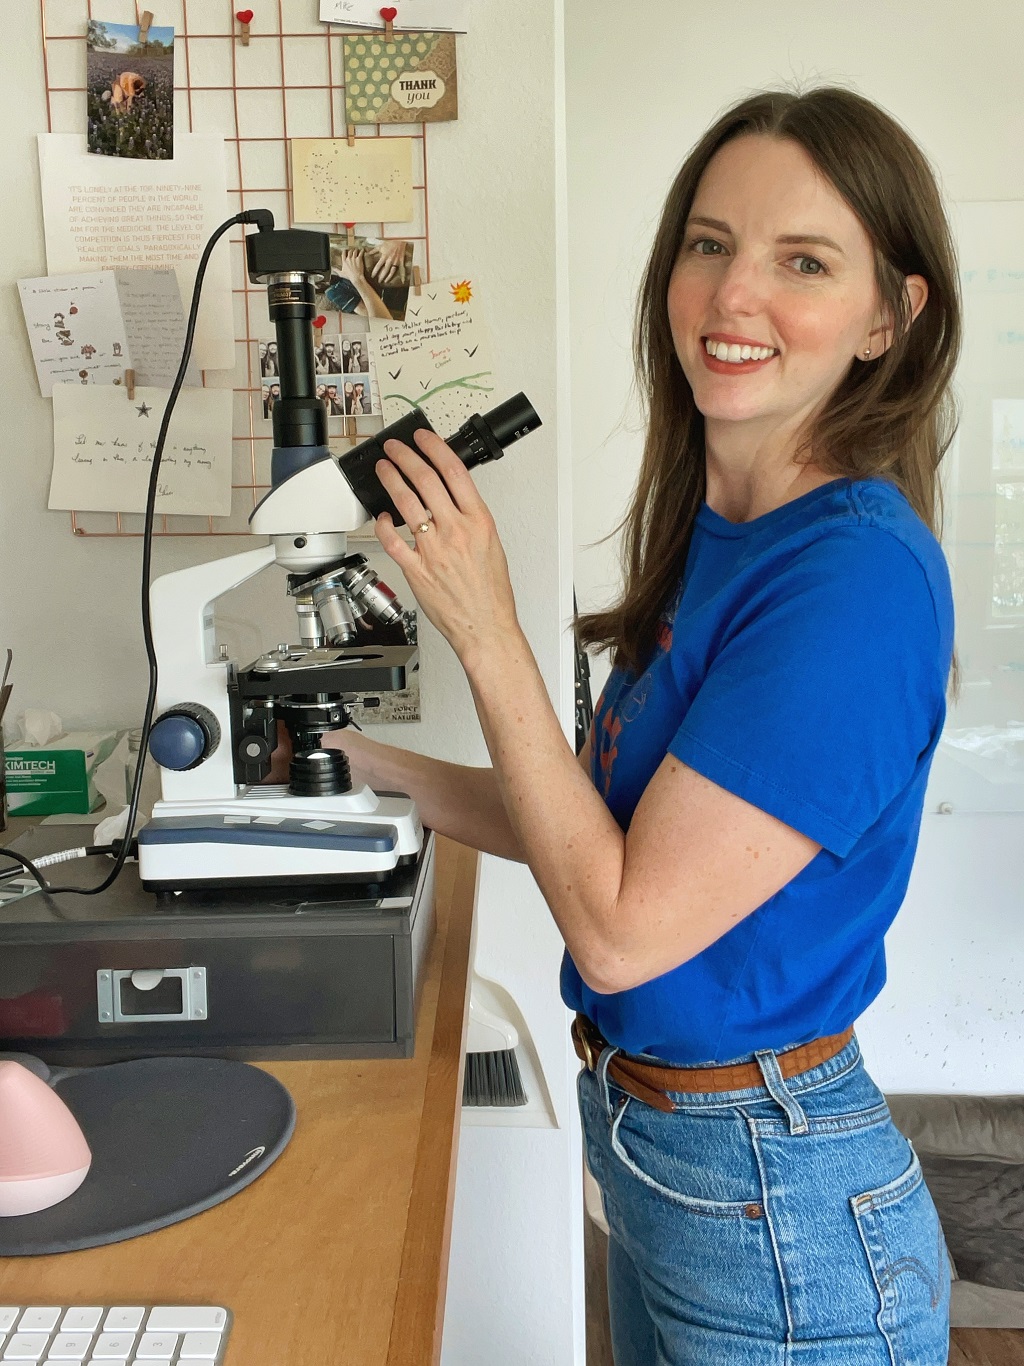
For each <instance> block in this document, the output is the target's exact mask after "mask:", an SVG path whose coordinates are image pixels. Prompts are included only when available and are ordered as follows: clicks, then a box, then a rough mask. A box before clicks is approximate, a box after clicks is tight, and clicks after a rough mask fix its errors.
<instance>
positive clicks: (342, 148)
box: [292, 138, 412, 223]
mask: <svg viewBox="0 0 1024 1366" xmlns="http://www.w3.org/2000/svg"><path fill="white" fill-rule="evenodd" d="M292 199H293V216H294V218H295V221H296V222H297V223H373V222H379V223H407V222H408V221H409V220H410V219H411V218H412V139H411V138H357V139H356V141H355V143H354V144H353V146H351V147H350V146H349V145H348V142H347V141H346V140H345V139H344V138H293V140H292Z"/></svg>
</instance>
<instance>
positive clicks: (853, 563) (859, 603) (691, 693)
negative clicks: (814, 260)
mask: <svg viewBox="0 0 1024 1366" xmlns="http://www.w3.org/2000/svg"><path fill="white" fill-rule="evenodd" d="M952 649H953V601H952V594H951V591H950V582H949V571H948V568H947V565H946V561H945V557H944V555H943V552H942V548H941V546H940V545H939V543H938V541H937V540H936V539H935V537H934V536H933V535H932V533H931V532H930V531H929V530H928V528H927V527H926V526H925V524H924V523H923V522H922V521H921V519H920V518H919V517H918V516H917V514H916V513H915V512H914V510H913V508H912V507H911V506H910V504H909V503H908V502H907V500H906V498H905V497H904V496H903V494H902V493H901V492H900V491H899V490H898V489H897V488H896V486H895V485H894V484H892V483H890V482H889V481H888V480H885V479H862V480H856V481H854V480H850V479H837V480H833V481H832V482H831V483H828V484H824V485H822V486H820V487H819V488H817V489H813V490H812V491H811V492H810V493H806V494H804V495H802V496H801V497H799V498H795V499H793V500H792V501H791V502H788V503H784V504H783V505H782V506H781V507H778V508H775V509H774V510H773V511H771V512H768V513H765V515H764V516H763V517H757V518H755V519H754V520H753V521H750V522H741V523H733V522H729V521H727V520H726V519H725V518H724V517H722V516H720V515H719V514H718V513H717V512H714V511H713V510H712V509H711V508H709V507H708V506H707V504H706V503H705V504H703V505H702V506H701V508H700V511H699V512H698V515H697V519H696V523H695V525H694V530H693V538H692V540H691V544H690V549H689V553H688V555H687V559H686V566H685V570H684V573H683V578H682V583H681V585H680V589H679V591H678V592H677V594H676V597H675V600H674V601H673V602H672V603H671V604H670V605H669V607H668V609H667V610H666V612H665V614H664V616H663V618H662V622H661V627H660V630H659V633H658V641H657V646H656V648H655V652H654V656H653V658H652V659H651V661H650V663H649V665H648V667H647V668H646V669H645V671H644V672H643V673H642V674H640V675H639V676H637V675H636V674H635V673H632V672H626V671H622V670H619V669H614V670H613V671H612V673H611V676H610V677H609V679H608V683H607V686H606V687H605V689H604V691H603V693H602V695H601V699H600V701H599V703H598V706H597V711H596V714H595V717H594V728H593V730H592V732H591V744H592V776H593V779H594V783H595V785H596V787H597V790H598V791H599V792H600V793H601V794H602V795H603V797H604V799H605V801H606V802H607V804H608V807H609V810H610V811H611V812H612V815H613V816H614V817H615V819H616V821H617V822H618V824H619V825H620V827H621V828H622V829H623V830H628V828H629V823H630V820H631V819H632V815H633V811H634V809H635V808H636V805H637V803H638V801H639V800H640V797H641V796H642V795H643V792H644V789H645V788H646V787H647V784H648V783H649V782H650V780H651V778H652V777H653V776H654V773H655V770H656V769H657V768H658V766H659V765H660V764H661V762H662V761H663V760H664V758H665V756H666V754H673V755H675V757H676V758H677V759H680V760H682V762H683V763H684V764H688V765H689V766H690V767H691V768H693V769H696V770H697V772H698V773H701V774H703V775H704V776H705V777H706V778H709V779H710V780H711V781H712V782H715V783H717V784H719V786H721V787H724V788H726V789H728V791H730V792H733V793H735V794H736V795H737V796H739V797H742V798H743V799H744V801H748V802H750V803H751V804H752V805H754V806H757V807H760V808H761V810H763V811H766V812H768V813H769V814H770V815H772V816H775V817H776V818H777V819H778V820H780V821H784V822H785V823H786V824H787V825H790V826H792V827H793V828H794V829H795V830H799V831H801V832H802V833H803V834H805V835H807V836H808V837H809V838H810V839H812V840H815V841H816V842H817V843H819V844H820V845H821V846H822V848H821V850H820V852H819V853H818V854H817V855H816V856H815V857H814V858H813V859H812V860H811V862H810V863H809V864H808V865H807V867H806V868H804V869H803V870H802V871H801V872H800V873H799V874H798V875H797V876H796V877H795V878H793V880H792V881H791V882H789V883H787V885H786V886H785V887H783V888H782V890H781V891H779V892H777V893H776V894H775V895H774V896H773V897H771V898H770V899H769V900H768V901H766V902H765V903H764V904H763V905H762V906H760V907H758V909H757V910H756V911H754V912H753V913H752V914H751V915H748V916H747V917H746V918H745V919H743V920H741V921H740V922H739V923H738V924H736V925H735V926H734V927H733V928H732V929H731V930H729V931H728V932H727V933H726V934H724V935H722V937H721V938H720V939H718V940H717V941H716V942H715V943H714V944H711V945H709V946H708V948H706V949H704V950H703V952H701V953H699V954H697V955H696V957H694V958H692V959H690V960H689V961H688V962H686V963H683V964H682V965H681V966H680V967H677V968H673V969H672V970H671V971H669V972H666V973H664V974H663V975H662V976H660V977H657V978H655V979H653V980H652V981H649V982H645V983H643V984H642V985H640V986H638V987H634V988H632V989H631V990H629V991H622V992H615V993H611V994H603V993H600V992H595V991H592V990H591V989H590V988H589V987H588V986H586V985H585V984H584V982H583V980H582V978H581V977H580V974H579V972H578V971H577V969H576V966H575V964H574V963H573V961H572V959H571V957H570V956H569V954H568V953H567V954H566V955H565V959H564V962H563V966H562V998H563V1000H564V1001H565V1003H566V1005H568V1006H569V1007H570V1009H573V1010H579V1011H583V1012H584V1013H585V1014H587V1015H589V1016H590V1018H591V1019H592V1020H593V1021H594V1023H595V1024H596V1025H597V1026H598V1028H599V1029H600V1031H601V1033H602V1034H603V1035H604V1037H605V1038H606V1039H608V1041H609V1042H610V1043H613V1044H616V1045H617V1046H618V1047H620V1048H622V1049H623V1050H625V1051H626V1052H628V1053H647V1054H651V1055H653V1056H654V1057H657V1058H663V1059H665V1060H667V1061H669V1062H674V1063H677V1064H679V1065H686V1064H691V1063H699V1062H700V1063H702V1062H730V1061H733V1060H736V1059H740V1058H744V1057H747V1058H749V1057H750V1056H751V1054H752V1053H753V1052H754V1051H755V1049H759V1048H774V1049H782V1048H787V1047H789V1046H791V1045H795V1044H799V1043H806V1042H807V1041H808V1040H810V1039H814V1038H817V1037H820V1036H822V1035H827V1034H836V1033H839V1032H841V1031H842V1030H843V1029H845V1028H846V1027H847V1026H848V1025H850V1024H852V1023H853V1022H854V1020H855V1019H856V1018H857V1016H859V1015H860V1014H861V1013H862V1011H863V1010H864V1009H865V1008H866V1007H867V1006H868V1004H869V1003H870V1002H871V1001H872V1000H874V998H875V997H876V996H877V995H878V993H879V991H881V989H882V986H883V985H884V983H885V949H884V944H883V936H884V934H885V932H886V930H887V929H888V927H889V925H890V924H891V923H892V921H893V919H894V917H895V915H896V912H897V911H898V910H899V907H900V904H901V902H902V901H903V897H904V894H905V892H906V888H907V883H908V881H909V878H910V870H911V865H912V863H913V859H914V852H915V850H916V847H917V839H918V833H919V830H920V825H921V812H922V808H923V805H924V792H925V784H926V782H927V778H928V770H929V768H930V766H931V760H932V754H933V752H934V750H935V746H936V744H937V743H938V739H939V735H940V733H941V731H942V725H943V721H944V719H945V712H946V707H945V692H946V683H947V677H948V673H949V666H950V659H951V655H952Z"/></svg>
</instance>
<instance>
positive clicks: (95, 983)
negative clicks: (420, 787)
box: [0, 826, 434, 1066]
mask: <svg viewBox="0 0 1024 1366" xmlns="http://www.w3.org/2000/svg"><path fill="white" fill-rule="evenodd" d="M86 839H87V837H86V838H83V832H82V830H81V828H80V827H75V826H52V827H47V826H43V827H38V828H36V829H34V830H31V831H29V832H28V833H27V834H25V835H23V836H22V838H21V839H19V840H18V841H17V845H16V847H17V848H18V850H19V852H21V853H24V854H25V855H26V856H27V857H29V858H31V857H32V856H33V855H36V856H40V855H42V854H44V853H51V852H53V851H54V850H56V849H59V848H69V847H73V846H74V845H76V844H79V843H84V842H86ZM101 868H102V863H101V861H100V860H97V859H89V860H83V861H81V862H79V863H71V864H65V865H58V866H57V867H55V868H53V869H50V870H48V871H49V872H50V873H51V875H52V878H53V880H56V879H58V878H59V879H60V881H61V883H62V884H66V883H69V882H71V881H72V880H74V881H75V882H76V884H78V883H80V884H81V885H82V886H90V885H94V884H95V883H96V882H98V881H99V880H100V878H101V877H102V872H101ZM433 927H434V837H433V835H432V834H429V833H428V835H427V836H426V839H425V842H424V846H423V851H422V853H421V855H420V857H419V859H418V860H417V861H416V863H415V864H414V865H411V866H409V867H406V868H401V869H399V870H397V871H396V872H395V873H393V874H391V875H390V878H389V880H388V882H387V883H386V884H383V885H380V886H359V885H355V886H352V885H339V886H337V887H333V888H332V887H317V888H309V887H293V888H287V887H281V886H279V885H275V886H273V887H272V888H271V887H268V888H266V889H261V888H245V889H238V890H235V891H217V892H214V891H207V892H185V893H180V894H177V895H173V894H163V895H159V896H157V895H154V894H152V893H150V892H146V891H145V890H144V889H143V888H142V887H141V885H140V884H139V879H138V871H137V869H136V868H135V866H134V865H133V864H129V865H128V866H126V867H125V869H124V871H123V872H122V874H121V876H120V877H119V878H118V880H117V881H116V882H115V883H114V885H113V887H111V888H109V889H108V890H107V891H106V892H104V893H101V894H100V895H99V896H88V897H83V896H72V895H66V894H65V895H60V896H54V897H50V896H47V895H45V894H43V893H41V892H38V893H35V894H33V895H31V896H26V897H24V898H22V899H20V900H17V901H13V902H9V903H7V904H6V905H3V906H0V1051H5V1052H24V1053H33V1054H35V1055H36V1056H38V1057H41V1058H42V1059H43V1060H44V1061H46V1062H48V1063H51V1064H62V1065H66V1066H80V1065H89V1064H92V1063H100V1062H116V1061H120V1060H122V1059H128V1058H140V1057H153V1056H159V1055H183V1054H205V1055H207V1056H216V1057H222V1058H239V1059H243V1060H249V1061H252V1060H260V1059H262V1060H271V1059H287V1058H407V1057H411V1056H412V1052H413V1043H414V1033H415V1021H416V1008H417V1004H418V1001H419V994H420V988H421V985H422V979H423V974H424V971H425V968H426V959H427V954H428V951H429V947H430V942H431V939H432V937H433Z"/></svg>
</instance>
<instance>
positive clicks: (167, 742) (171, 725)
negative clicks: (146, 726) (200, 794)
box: [149, 702, 220, 773]
mask: <svg viewBox="0 0 1024 1366" xmlns="http://www.w3.org/2000/svg"><path fill="white" fill-rule="evenodd" d="M219 743H220V726H219V724H218V722H217V718H216V717H215V716H214V714H213V712H212V711H210V710H209V709H208V708H206V707H201V706H199V704H198V703H194V702H186V703H184V704H183V705H181V706H178V707H175V708H173V710H171V711H166V712H164V714H163V716H161V717H160V719H159V720H158V721H157V722H156V724H155V725H154V726H153V729H152V730H151V731H150V733H149V752H150V754H152V756H153V758H154V759H155V760H156V762H157V763H158V764H159V765H160V767H161V768H169V769H172V770H173V771H174V772H176V773H183V772H184V771H185V770H186V769H190V768H196V767H198V765H199V764H201V763H202V762H203V760H204V759H207V758H209V756H210V755H211V754H212V753H213V751H214V750H215V749H216V748H217V745H218V744H219Z"/></svg>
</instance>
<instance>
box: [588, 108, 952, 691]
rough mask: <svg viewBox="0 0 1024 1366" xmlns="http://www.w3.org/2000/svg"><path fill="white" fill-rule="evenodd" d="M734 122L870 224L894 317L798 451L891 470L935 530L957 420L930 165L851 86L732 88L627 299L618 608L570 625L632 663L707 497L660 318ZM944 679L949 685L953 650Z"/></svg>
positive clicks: (686, 392) (940, 230) (693, 424)
mask: <svg viewBox="0 0 1024 1366" xmlns="http://www.w3.org/2000/svg"><path fill="white" fill-rule="evenodd" d="M745 133H755V134H760V135H762V136H769V137H776V138H789V139H791V140H792V141H793V142H796V143H797V144H799V146H801V147H802V148H803V149H804V151H805V152H807V154H808V155H809V156H810V158H811V160H812V161H813V162H814V163H815V165H816V166H817V167H818V169H819V170H820V171H821V172H822V173H823V174H824V175H825V176H826V177H827V178H828V180H829V181H831V183H832V185H833V186H834V187H835V189H836V190H837V191H838V192H839V194H840V195H842V197H843V198H844V199H845V200H846V202H847V204H849V206H850V207H851V208H852V209H853V211H854V213H855V214H857V216H858V218H859V219H860V221H861V223H862V224H863V225H864V227H865V229H866V230H867V233H868V236H869V237H870V238H871V242H872V245H873V247H874V253H875V274H876V279H877V285H878V292H879V298H880V301H881V303H882V307H883V310H888V312H889V314H890V316H891V318H892V319H893V322H894V326H893V341H892V344H891V346H890V347H889V348H888V350H886V351H885V352H884V354H883V355H881V356H880V357H879V358H878V359H877V360H875V361H873V362H871V363H865V364H861V363H851V366H850V370H849V372H848V373H847V375H846V376H845V378H844V379H843V380H842V382H841V383H840V384H839V386H838V387H837V389H836V390H835V392H834V393H833V394H832V396H831V398H830V399H829V401H828V403H827V405H826V406H825V408H824V409H823V411H822V412H821V413H819V414H818V416H817V418H816V419H815V421H814V423H813V425H812V427H811V429H810V430H809V431H808V433H807V434H806V438H805V440H804V441H803V443H802V445H801V447H800V450H799V452H798V453H797V458H798V463H807V462H809V461H812V460H813V462H814V463H815V464H816V465H818V466H819V467H820V468H821V469H822V470H824V471H825V472H826V473H830V474H832V475H834V476H836V477H837V478H841V477H844V476H845V477H846V478H850V479H866V478H869V477H872V476H880V477H883V478H886V479H889V480H890V481H891V482H892V483H894V484H895V485H896V486H897V487H898V488H899V489H901V490H902V492H903V493H904V495H905V496H906V498H907V500H908V502H909V503H910V505H911V507H912V508H913V509H914V511H915V512H916V513H917V514H918V516H919V517H920V518H921V520H922V521H923V522H924V523H925V524H926V525H927V526H928V528H929V529H930V530H931V531H932V533H933V534H934V535H935V536H938V535H939V534H940V529H941V520H942V488H941V484H940V478H939V462H940V461H941V459H942V457H943V455H944V454H945V452H946V449H947V447H948V446H949V443H950V441H951V440H952V437H953V433H954V431H955V428H956V418H955V412H954V409H953V404H952V400H951V396H950V388H949V386H950V380H951V378H952V374H953V370H954V368H955V365H956V361H957V356H958V353H959V349H960V296H959V284H958V277H957V269H956V258H955V253H954V250H953V244H952V239H951V236H950V231H949V226H948V224H947V221H946V216H945V212H944V210H943V207H942V199H941V196H940V194H939V190H938V186H937V185H936V182H935V177H934V175H933V173H932V170H931V168H930V166H929V165H928V162H927V161H926V159H925V157H924V155H923V154H922V152H921V151H920V149H919V148H918V147H917V145H916V144H915V143H914V141H913V139H912V138H911V137H910V136H909V134H908V133H907V132H906V131H905V130H904V129H903V128H901V127H900V125H899V124H898V123H897V122H896V121H895V120H894V119H892V118H891V117H890V116H889V115H888V114H886V113H885V112H884V111H883V110H881V109H880V108H879V107H878V106H877V105H875V104H872V103H871V101H870V100H867V99H865V98H864V97H863V96H861V95H857V94H854V93H853V92H852V91H849V90H843V89H839V88H837V87H832V86H821V87H819V88H818V89H815V90H811V91H809V92H807V93H806V94H802V95H799V94H793V93H791V92H789V91H783V90H768V91H764V92H762V93H760V94H757V95H753V96H751V97H750V98H748V99H744V100H741V101H740V102H739V103H738V104H736V105H734V106H733V107H732V108H731V109H729V110H727V111H726V113H724V114H723V115H722V116H721V118H719V119H718V120H717V122H716V123H715V124H714V125H713V126H712V127H711V128H710V129H709V130H708V131H707V133H705V135H704V136H703V137H702V138H701V140H700V142H698V143H697V145H696V147H694V149H693V151H692V152H691V153H690V155H689V156H688V157H687V158H686V160H685V162H684V163H683V166H682V168H681V170H680V171H679V174H678V175H677V176H676V179H675V182H674V184H673V185H672V189H671V190H670V192H669V196H668V199H667V200H666V203H665V208H664V210H663V211H662V216H661V223H660V225H659V228H658V232H657V236H656V237H655V240H654V246H653V248H652V250H651V254H650V257H649V259H648V262H647V269H646V271H645V274H644V278H643V284H642V287H641V292H640V299H639V302H638V305H637V315H636V328H635V334H634V351H635V359H636V370H637V379H638V383H639V388H640V392H641V396H642V398H643V401H644V406H645V409H646V415H647V437H646V441H645V445H644V454H643V460H642V463H641V466H640V474H639V478H638V480H637V485H636V489H635V492H634V495H633V499H632V503H631V505H630V508H629V511H628V512H627V514H626V517H625V518H624V520H623V521H622V523H621V524H620V526H619V527H618V528H617V530H620V531H622V532H623V533H624V535H623V546H622V561H623V571H624V587H623V592H622V595H621V598H620V600H619V602H618V603H616V604H615V605H614V606H613V607H610V608H608V609H607V610H605V611H602V612H593V613H590V614H589V615H586V616H583V617H580V618H579V619H578V621H577V624H576V629H577V636H578V639H579V640H580V642H581V643H582V644H583V645H586V646H591V647H596V648H599V649H607V648H610V649H611V650H612V652H613V662H614V663H615V664H618V665H622V666H624V667H626V668H629V669H634V670H639V669H641V668H643V667H644V666H645V664H646V662H647V660H648V659H649V657H650V655H651V654H652V652H653V649H654V641H655V635H656V631H657V625H658V618H659V616H660V614H661V612H662V611H663V610H664V608H665V606H666V604H667V602H668V600H669V598H670V596H671V595H672V593H673V591H674V590H675V588H676V587H677V586H678V582H679V579H680V576H681V574H682V572H683V565H684V563H685V560H686V553H687V549H688V547H689V544H690V538H691V535H692V531H693V524H694V520H695V518H696V516H697V512H698V510H699V508H700V505H701V503H702V501H703V499H704V496H705V465H704V419H703V417H702V416H701V414H700V412H699V411H698V409H697V407H696V405H695V403H694V400H693V393H692V391H691V389H690V386H689V384H688V383H687V381H686V378H685V376H684V375H683V372H682V369H681V367H680V365H679V361H678V358H677V356H676V351H675V347H674V345H673V342H672V335H671V332H670V330H669V320H668V307H667V295H668V284H669V277H670V276H671V274H672V271H673V268H674V266H675V264H676V260H677V258H678V255H679V251H680V248H681V246H682V241H683V233H684V228H685V225H686V221H687V218H688V217H689V214H690V208H691V205H692V204H693V199H694V196H695V194H696V192H697V186H698V184H699V182H700V179H701V177H702V175H703V174H704V172H705V170H706V169H707V166H708V163H709V162H710V161H711V158H712V157H713V156H714V155H715V153H716V152H717V151H718V150H719V148H720V147H722V146H723V145H724V144H725V143H727V142H729V141H730V140H731V139H733V138H736V137H739V136H741V135H743V134H745ZM907 275H922V276H924V278H925V279H926V280H927V282H928V300H927V302H926V304H925V306H924V308H923V309H922V310H921V312H920V314H919V315H918V317H917V318H916V320H914V323H913V326H910V314H909V307H908V301H907V296H906V291H905V286H904V279H905V277H906V276H907ZM613 534H614V533H613ZM951 679H952V686H953V692H954V695H955V693H956V691H957V690H958V681H959V669H958V665H957V662H956V659H955V658H954V661H953V668H952V671H951Z"/></svg>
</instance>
